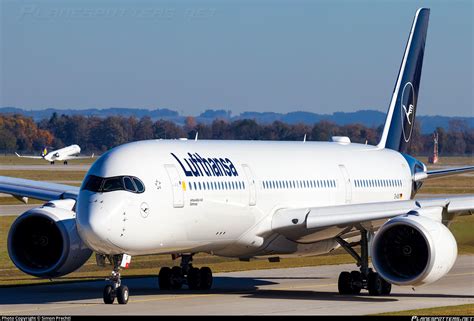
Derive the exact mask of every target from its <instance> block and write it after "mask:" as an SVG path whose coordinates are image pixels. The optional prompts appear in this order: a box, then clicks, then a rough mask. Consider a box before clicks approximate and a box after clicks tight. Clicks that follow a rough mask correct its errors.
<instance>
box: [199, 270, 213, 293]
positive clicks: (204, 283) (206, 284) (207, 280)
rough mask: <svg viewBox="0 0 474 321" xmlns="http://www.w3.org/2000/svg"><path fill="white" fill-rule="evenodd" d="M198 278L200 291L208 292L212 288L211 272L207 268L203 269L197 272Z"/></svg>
mask: <svg viewBox="0 0 474 321" xmlns="http://www.w3.org/2000/svg"><path fill="white" fill-rule="evenodd" d="M199 278H200V283H201V284H200V286H199V287H200V289H201V290H209V289H210V288H211V287H212V271H211V269H210V268H208V267H207V266H205V267H203V268H201V269H200V271H199Z"/></svg>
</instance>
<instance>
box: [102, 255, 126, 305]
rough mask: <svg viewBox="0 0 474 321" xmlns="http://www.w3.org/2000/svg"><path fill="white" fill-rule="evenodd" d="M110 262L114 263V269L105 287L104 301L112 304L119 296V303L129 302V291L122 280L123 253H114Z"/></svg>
mask: <svg viewBox="0 0 474 321" xmlns="http://www.w3.org/2000/svg"><path fill="white" fill-rule="evenodd" d="M109 260H110V262H111V263H112V264H113V266H114V269H113V270H112V273H111V274H110V276H109V278H108V279H107V281H108V283H109V284H107V285H106V286H105V287H104V293H103V298H104V303H105V304H112V303H114V301H115V298H117V302H118V303H119V304H127V302H128V297H129V292H128V287H127V286H126V285H122V282H121V280H120V263H121V262H122V255H112V256H110V257H109Z"/></svg>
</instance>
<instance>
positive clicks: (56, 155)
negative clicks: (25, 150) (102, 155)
mask: <svg viewBox="0 0 474 321" xmlns="http://www.w3.org/2000/svg"><path fill="white" fill-rule="evenodd" d="M80 153H81V148H80V147H79V145H70V146H67V147H64V148H60V149H57V150H53V151H51V152H48V149H47V148H46V147H45V148H44V150H43V152H42V153H41V156H22V155H20V154H18V153H15V154H16V156H18V157H24V158H34V159H45V160H47V161H48V162H50V164H54V162H55V161H62V162H64V165H67V161H68V160H70V159H85V158H94V154H92V155H91V156H79V154H80Z"/></svg>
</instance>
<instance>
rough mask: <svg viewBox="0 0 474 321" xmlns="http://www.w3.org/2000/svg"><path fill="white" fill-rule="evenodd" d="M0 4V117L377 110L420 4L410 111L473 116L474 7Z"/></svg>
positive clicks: (106, 1)
mask: <svg viewBox="0 0 474 321" xmlns="http://www.w3.org/2000/svg"><path fill="white" fill-rule="evenodd" d="M0 4H1V20H0V27H1V38H0V45H1V47H0V48H1V49H0V54H1V56H0V59H1V73H0V75H1V78H0V90H1V92H0V106H16V107H21V108H26V109H41V108H46V107H56V108H91V107H97V108H107V107H140V108H153V109H154V108H165V107H166V108H171V109H174V110H177V111H179V112H181V113H183V114H189V115H196V114H199V113H200V112H202V111H204V110H205V109H208V108H212V109H228V110H231V111H232V112H233V113H234V114H238V113H240V112H242V111H261V112H263V111H276V112H289V111H296V110H304V111H312V112H318V113H332V112H334V111H354V110H359V109H377V110H381V111H386V109H387V106H388V103H389V100H390V96H391V92H392V90H393V86H394V83H395V78H396V73H397V72H398V68H399V65H400V61H401V58H402V54H403V50H404V46H405V44H406V40H407V37H408V32H409V29H410V25H411V22H412V19H413V15H414V13H415V11H416V9H417V8H418V7H421V6H425V7H429V8H431V16H430V26H429V29H428V39H427V47H426V53H425V61H424V65H423V75H422V83H421V89H420V96H419V102H418V103H419V110H418V112H419V114H422V115H436V114H438V115H448V116H474V115H473V114H474V111H473V109H474V107H473V100H474V99H473V87H474V86H473V85H474V84H473V69H474V67H473V59H474V58H473V16H474V14H473V4H472V2H471V1H449V2H448V1H355V0H352V1H261V0H260V1H243V0H239V1H151V0H148V1H145V0H138V1H123V0H117V1H115V0H114V1H112V0H99V1H97V0H95V1H90V0H82V1H78V0H70V1H51V0H42V1H30V0H24V1H21V0H17V1H9V0H0Z"/></svg>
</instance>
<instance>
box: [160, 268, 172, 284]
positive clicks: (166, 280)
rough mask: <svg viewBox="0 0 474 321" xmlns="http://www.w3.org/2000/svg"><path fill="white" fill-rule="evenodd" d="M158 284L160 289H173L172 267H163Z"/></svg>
mask: <svg viewBox="0 0 474 321" xmlns="http://www.w3.org/2000/svg"><path fill="white" fill-rule="evenodd" d="M158 285H159V287H160V290H171V269H170V268H169V267H162V268H161V269H160V273H159V274H158Z"/></svg>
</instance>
